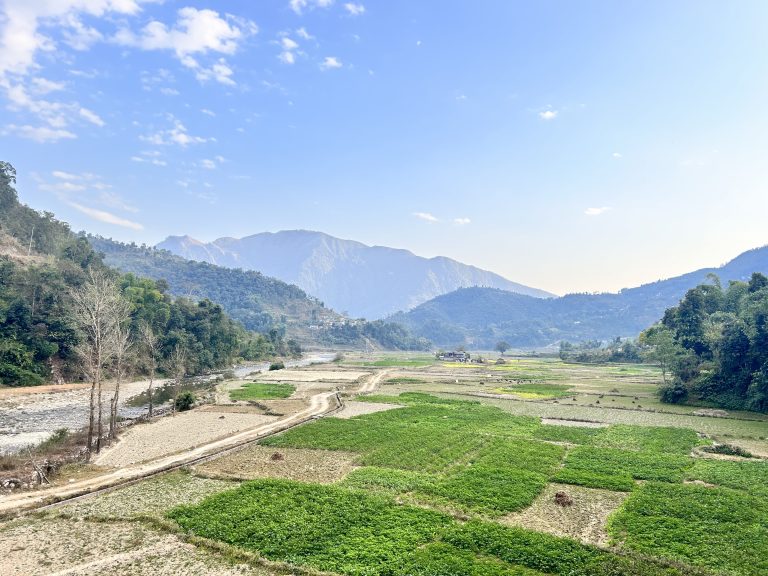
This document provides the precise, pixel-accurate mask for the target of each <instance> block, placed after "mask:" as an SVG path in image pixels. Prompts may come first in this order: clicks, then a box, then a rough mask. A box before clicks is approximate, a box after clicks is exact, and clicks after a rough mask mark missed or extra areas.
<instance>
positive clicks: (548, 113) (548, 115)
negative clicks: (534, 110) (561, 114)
mask: <svg viewBox="0 0 768 576" xmlns="http://www.w3.org/2000/svg"><path fill="white" fill-rule="evenodd" d="M539 118H541V119H542V120H554V119H555V118H557V110H544V111H543V112H539Z"/></svg>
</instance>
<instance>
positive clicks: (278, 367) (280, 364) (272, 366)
mask: <svg viewBox="0 0 768 576" xmlns="http://www.w3.org/2000/svg"><path fill="white" fill-rule="evenodd" d="M284 368H285V363H283V362H272V364H270V365H269V369H270V371H272V370H283V369H284Z"/></svg>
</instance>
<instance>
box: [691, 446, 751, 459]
mask: <svg viewBox="0 0 768 576" xmlns="http://www.w3.org/2000/svg"><path fill="white" fill-rule="evenodd" d="M702 450H704V452H710V453H711V454H725V455H726V456H741V457H742V458H752V457H753V456H752V452H749V451H748V450H744V448H742V447H741V446H734V445H733V444H715V445H713V446H705V447H704V448H702Z"/></svg>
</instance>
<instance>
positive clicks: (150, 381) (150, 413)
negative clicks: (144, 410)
mask: <svg viewBox="0 0 768 576" xmlns="http://www.w3.org/2000/svg"><path fill="white" fill-rule="evenodd" d="M154 379H155V371H154V370H152V372H150V373H149V417H150V418H152V384H153V383H154Z"/></svg>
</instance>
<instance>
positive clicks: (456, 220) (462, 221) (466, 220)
mask: <svg viewBox="0 0 768 576" xmlns="http://www.w3.org/2000/svg"><path fill="white" fill-rule="evenodd" d="M471 222H472V220H470V219H469V218H454V219H453V223H454V224H456V225H457V226H466V225H467V224H470V223H471Z"/></svg>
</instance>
